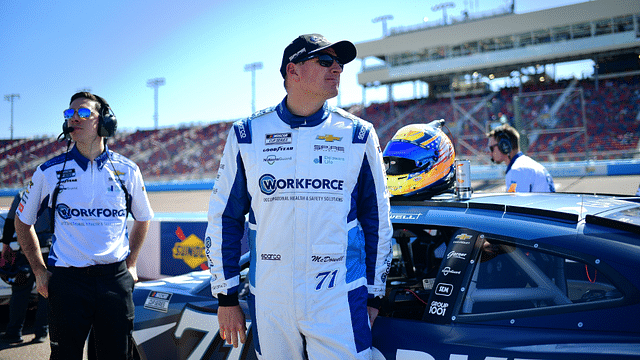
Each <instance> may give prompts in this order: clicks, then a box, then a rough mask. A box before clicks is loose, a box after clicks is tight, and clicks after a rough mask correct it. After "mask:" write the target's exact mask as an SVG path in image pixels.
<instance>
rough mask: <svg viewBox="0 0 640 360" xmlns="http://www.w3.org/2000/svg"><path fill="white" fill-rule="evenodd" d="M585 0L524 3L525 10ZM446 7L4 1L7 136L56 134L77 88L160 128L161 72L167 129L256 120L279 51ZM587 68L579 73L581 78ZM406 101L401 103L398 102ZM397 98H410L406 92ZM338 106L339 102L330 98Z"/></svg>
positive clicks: (347, 95) (356, 65)
mask: <svg viewBox="0 0 640 360" xmlns="http://www.w3.org/2000/svg"><path fill="white" fill-rule="evenodd" d="M583 1H584V0H516V5H515V11H516V13H525V12H530V11H536V10H541V9H545V8H550V7H557V6H561V5H568V4H574V3H578V2H583ZM442 2H444V1H442V0H420V1H417V0H393V1H390V0H387V1H380V0H364V1H348V0H347V1H345V0H340V1H333V0H325V1H314V2H309V1H290V0H278V1H256V0H245V1H219V0H183V1H177V0H176V1H169V0H98V1H91V0H89V1H74V0H56V1H53V0H42V1H41V0H0V96H1V97H2V99H1V100H0V139H9V138H10V130H9V128H10V122H11V121H10V119H11V105H10V103H9V102H8V101H5V100H4V95H7V94H12V93H18V94H20V99H15V100H14V115H13V116H14V123H13V124H14V126H13V127H14V129H13V137H14V138H24V137H32V136H43V135H47V136H51V135H57V134H59V133H60V131H61V125H62V120H63V118H62V111H63V110H64V109H66V108H67V107H68V103H69V98H70V97H71V95H72V94H73V93H75V92H76V91H78V90H79V89H84V88H88V89H90V90H91V92H93V93H95V94H98V95H100V96H102V97H104V98H105V99H106V100H107V101H108V102H109V103H110V104H111V106H112V108H113V110H114V112H115V114H116V117H117V118H118V126H119V128H120V129H125V128H126V129H149V128H153V126H154V121H153V113H154V100H153V89H152V88H150V87H147V80H148V79H152V78H157V77H164V78H165V79H166V85H164V86H161V87H160V89H159V125H160V126H161V127H163V126H170V125H178V124H183V123H186V124H188V123H192V122H203V123H209V122H213V121H221V120H233V119H237V118H241V117H246V116H248V115H250V112H251V73H250V72H246V71H245V70H244V66H245V64H249V63H253V62H262V63H263V64H264V68H263V69H262V70H258V71H257V72H256V108H257V109H262V108H265V107H268V106H271V105H274V104H277V103H278V102H279V101H281V100H282V98H283V97H284V95H285V92H284V88H283V86H282V77H281V76H280V73H279V67H280V61H281V58H282V51H283V50H284V48H285V47H286V46H287V45H288V44H289V42H291V41H292V40H293V39H294V38H296V37H297V36H298V35H300V34H305V33H313V32H315V33H320V34H323V35H325V36H326V37H327V38H328V39H329V40H331V41H337V40H341V39H348V40H351V41H353V42H354V43H358V42H363V41H368V40H372V39H376V38H379V37H380V36H381V34H382V25H381V23H372V21H371V20H372V19H373V18H375V17H378V16H381V15H393V17H394V19H393V20H390V21H389V22H388V23H387V26H388V28H393V27H399V26H408V25H416V24H419V23H420V22H422V21H423V19H424V18H425V17H427V18H429V20H430V21H433V20H438V19H442V11H438V12H434V11H432V10H431V8H432V6H433V5H436V4H439V3H442ZM454 2H455V3H456V7H455V8H453V9H449V10H448V11H447V14H448V15H450V16H459V15H460V13H461V12H462V11H463V10H464V9H465V4H466V7H467V8H469V9H470V10H478V11H484V10H488V9H492V8H497V7H498V6H504V5H505V4H510V1H505V0H455V1H454ZM359 70H360V61H358V60H356V61H354V62H352V63H350V64H348V65H347V66H346V68H345V71H344V73H343V75H342V80H341V85H340V91H341V98H340V100H341V105H348V104H353V103H360V102H361V101H362V88H361V87H360V86H359V85H358V84H357V81H356V78H357V73H358V72H359ZM581 71H582V70H581V69H578V70H577V73H581ZM396 97H398V96H396ZM399 97H402V95H400V96H399ZM367 100H368V101H385V100H386V90H385V89H380V91H368V92H367ZM332 104H334V105H335V104H336V100H335V99H334V100H332Z"/></svg>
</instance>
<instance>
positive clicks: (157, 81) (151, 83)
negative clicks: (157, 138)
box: [147, 78, 165, 129]
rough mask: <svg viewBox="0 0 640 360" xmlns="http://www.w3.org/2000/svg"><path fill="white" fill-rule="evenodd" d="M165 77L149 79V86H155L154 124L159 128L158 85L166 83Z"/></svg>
mask: <svg viewBox="0 0 640 360" xmlns="http://www.w3.org/2000/svg"><path fill="white" fill-rule="evenodd" d="M164 83H165V81H164V78H155V79H150V80H147V86H148V87H152V88H153V100H154V112H153V124H154V125H155V128H156V129H157V128H158V87H160V86H162V85H164Z"/></svg>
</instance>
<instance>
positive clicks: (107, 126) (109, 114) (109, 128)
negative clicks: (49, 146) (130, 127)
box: [62, 94, 118, 140]
mask: <svg viewBox="0 0 640 360" xmlns="http://www.w3.org/2000/svg"><path fill="white" fill-rule="evenodd" d="M93 96H95V97H96V99H97V101H98V103H99V104H100V109H99V110H98V135H99V136H102V137H104V138H108V137H112V136H113V135H115V133H116V130H117V129H118V119H116V115H115V114H114V113H113V110H111V107H110V106H109V103H107V101H106V100H105V99H103V98H102V97H100V96H98V95H95V94H94V95H93ZM67 122H68V121H67V120H65V121H64V122H63V123H62V134H63V135H64V137H65V139H67V140H71V135H69V134H71V132H72V131H73V130H72V128H70V126H69V124H68V123H67Z"/></svg>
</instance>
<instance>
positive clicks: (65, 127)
mask: <svg viewBox="0 0 640 360" xmlns="http://www.w3.org/2000/svg"><path fill="white" fill-rule="evenodd" d="M73 130H75V129H74V128H73V126H69V125H67V122H66V121H65V122H64V123H62V133H61V134H60V135H58V142H61V141H62V140H63V138H64V140H71V136H70V135H69V134H71V133H72V132H73Z"/></svg>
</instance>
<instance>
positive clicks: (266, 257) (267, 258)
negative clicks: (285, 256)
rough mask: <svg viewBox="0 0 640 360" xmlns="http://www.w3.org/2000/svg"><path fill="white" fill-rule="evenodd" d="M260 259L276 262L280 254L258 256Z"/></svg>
mask: <svg viewBox="0 0 640 360" xmlns="http://www.w3.org/2000/svg"><path fill="white" fill-rule="evenodd" d="M260 258H261V259H262V260H277V261H279V260H280V259H281V258H282V257H281V256H280V254H260Z"/></svg>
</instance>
